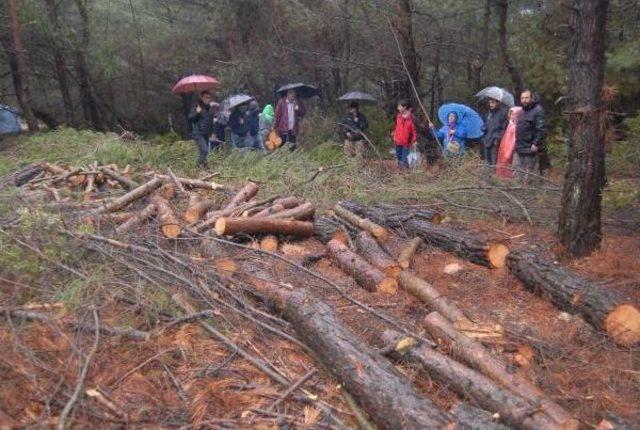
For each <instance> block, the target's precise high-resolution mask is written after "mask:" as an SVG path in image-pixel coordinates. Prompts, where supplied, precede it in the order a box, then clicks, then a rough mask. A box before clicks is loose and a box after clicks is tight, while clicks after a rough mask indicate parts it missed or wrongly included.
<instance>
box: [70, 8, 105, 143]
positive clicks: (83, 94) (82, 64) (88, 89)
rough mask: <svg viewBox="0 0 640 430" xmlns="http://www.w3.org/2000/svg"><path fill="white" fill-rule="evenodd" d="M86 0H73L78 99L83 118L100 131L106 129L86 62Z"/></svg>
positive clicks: (87, 18) (87, 34)
mask: <svg viewBox="0 0 640 430" xmlns="http://www.w3.org/2000/svg"><path fill="white" fill-rule="evenodd" d="M87 3H88V0H75V4H76V8H77V9H78V14H79V15H80V40H79V41H76V44H77V46H76V47H75V57H76V64H75V69H76V77H77V80H78V88H79V90H80V100H81V101H82V111H83V113H84V118H85V120H86V121H89V122H90V123H91V125H92V127H93V128H95V129H96V130H100V131H105V130H106V129H107V127H106V124H105V122H104V119H103V118H102V115H101V114H100V110H99V106H98V100H97V98H96V96H95V94H94V90H93V81H92V78H91V72H90V71H89V65H88V63H87V57H86V55H87V52H88V51H89V41H90V36H91V33H90V30H89V11H88V5H87Z"/></svg>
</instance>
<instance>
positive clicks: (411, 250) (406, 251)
mask: <svg viewBox="0 0 640 430" xmlns="http://www.w3.org/2000/svg"><path fill="white" fill-rule="evenodd" d="M420 245H422V238H421V237H414V238H413V239H411V240H410V241H409V243H407V245H406V246H405V247H404V248H403V249H402V251H400V256H399V257H398V265H400V267H401V268H403V269H408V268H409V267H410V266H411V262H412V261H413V256H414V255H415V254H416V251H417V250H418V248H420Z"/></svg>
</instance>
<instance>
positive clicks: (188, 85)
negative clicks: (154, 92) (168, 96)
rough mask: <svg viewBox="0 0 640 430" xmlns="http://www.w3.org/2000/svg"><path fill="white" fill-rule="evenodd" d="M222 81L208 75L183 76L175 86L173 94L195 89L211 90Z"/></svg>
mask: <svg viewBox="0 0 640 430" xmlns="http://www.w3.org/2000/svg"><path fill="white" fill-rule="evenodd" d="M219 84H220V82H219V81H218V80H217V79H216V78H212V77H211V76H207V75H190V76H187V77H186V78H182V79H180V80H179V81H178V83H177V84H176V85H175V86H174V87H173V90H172V91H173V94H179V93H190V92H193V91H204V90H210V89H212V88H213V87H215V86H216V85H219Z"/></svg>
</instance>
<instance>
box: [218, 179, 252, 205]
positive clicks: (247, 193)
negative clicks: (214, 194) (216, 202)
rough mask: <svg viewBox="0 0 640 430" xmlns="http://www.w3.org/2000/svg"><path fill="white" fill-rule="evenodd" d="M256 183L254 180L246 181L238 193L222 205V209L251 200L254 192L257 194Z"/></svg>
mask: <svg viewBox="0 0 640 430" xmlns="http://www.w3.org/2000/svg"><path fill="white" fill-rule="evenodd" d="M258 190H259V187H258V184H256V183H254V182H248V183H247V184H246V185H245V186H244V187H243V188H242V189H241V190H240V191H238V193H237V194H236V195H235V196H233V198H232V199H231V201H230V202H229V203H228V204H227V205H226V206H225V207H224V209H233V208H237V207H238V206H240V205H241V204H242V203H244V202H246V201H249V200H251V199H252V198H253V197H254V196H255V195H256V194H258Z"/></svg>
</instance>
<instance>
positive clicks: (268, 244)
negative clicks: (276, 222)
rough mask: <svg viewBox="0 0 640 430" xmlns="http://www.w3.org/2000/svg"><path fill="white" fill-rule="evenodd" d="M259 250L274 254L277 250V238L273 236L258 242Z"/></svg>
mask: <svg viewBox="0 0 640 430" xmlns="http://www.w3.org/2000/svg"><path fill="white" fill-rule="evenodd" d="M260 249H262V250H263V251H268V252H276V251H277V250H278V238H277V237H275V236H273V235H268V236H265V237H263V238H262V240H261V241H260Z"/></svg>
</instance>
